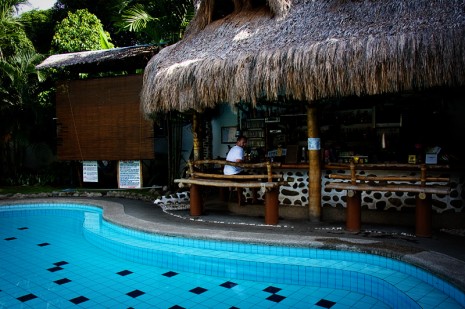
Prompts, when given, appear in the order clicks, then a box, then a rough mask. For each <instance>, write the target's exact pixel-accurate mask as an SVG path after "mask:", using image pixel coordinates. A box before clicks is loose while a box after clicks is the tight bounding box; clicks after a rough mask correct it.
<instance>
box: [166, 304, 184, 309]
mask: <svg viewBox="0 0 465 309" xmlns="http://www.w3.org/2000/svg"><path fill="white" fill-rule="evenodd" d="M169 309H186V308H184V307H181V306H179V305H174V306H173V307H169Z"/></svg>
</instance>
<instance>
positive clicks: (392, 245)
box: [0, 198, 465, 291]
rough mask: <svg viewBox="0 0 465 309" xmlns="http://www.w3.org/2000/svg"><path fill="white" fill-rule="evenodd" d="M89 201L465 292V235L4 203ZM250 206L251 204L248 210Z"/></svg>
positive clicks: (155, 228) (191, 231)
mask: <svg viewBox="0 0 465 309" xmlns="http://www.w3.org/2000/svg"><path fill="white" fill-rule="evenodd" d="M43 201H47V202H79V203H86V204H88V203H90V204H94V205H97V206H100V207H102V208H103V209H104V217H105V219H107V220H109V221H111V222H114V223H117V224H119V225H123V226H127V227H130V228H134V229H138V230H142V231H146V232H151V233H160V234H163V235H174V236H188V237H195V238H202V239H218V240H228V241H242V242H248V243H262V244H263V243H265V244H275V245H286V246H304V247H313V248H325V249H336V250H337V249H339V250H350V251H359V252H367V253H374V254H380V255H383V256H388V257H392V258H396V259H399V260H403V261H406V262H408V263H411V264H414V265H417V266H420V267H423V268H425V269H427V270H429V271H430V272H433V273H435V274H437V275H438V276H440V277H443V278H445V279H447V280H448V281H450V282H453V283H454V284H456V285H457V286H458V287H459V288H460V289H461V290H463V291H465V237H464V236H463V235H455V234H452V233H448V232H444V231H435V233H434V234H433V236H432V237H431V238H421V237H416V236H415V235H414V232H413V228H412V229H409V228H405V227H392V226H380V225H377V226H376V225H373V226H368V225H363V226H362V228H363V230H362V231H361V232H360V233H350V232H347V231H345V229H344V224H343V223H341V224H328V223H324V222H320V223H311V222H309V221H306V220H304V221H302V220H280V222H279V225H277V226H269V225H264V224H263V222H264V219H263V218H256V217H246V216H237V215H233V214H230V213H228V212H227V211H225V209H227V207H226V206H227V205H224V204H223V205H222V204H221V203H218V202H216V203H210V204H207V205H206V207H205V209H206V211H205V215H203V216H201V217H197V218H193V217H191V216H190V215H189V213H188V210H168V209H162V207H160V206H158V205H154V204H153V203H152V202H146V201H138V200H131V199H122V198H46V199H24V200H3V201H0V206H1V205H2V204H11V203H26V202H27V203H29V202H43ZM245 207H247V206H245Z"/></svg>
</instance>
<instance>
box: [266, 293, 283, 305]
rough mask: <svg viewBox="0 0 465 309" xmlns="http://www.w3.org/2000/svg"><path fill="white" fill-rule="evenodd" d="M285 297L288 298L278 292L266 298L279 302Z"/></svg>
mask: <svg viewBox="0 0 465 309" xmlns="http://www.w3.org/2000/svg"><path fill="white" fill-rule="evenodd" d="M285 298H286V297H285V296H281V295H278V294H271V295H270V296H268V297H267V298H266V299H268V300H271V301H274V302H275V303H279V302H280V301H282V300H283V299H285Z"/></svg>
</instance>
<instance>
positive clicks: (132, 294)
mask: <svg viewBox="0 0 465 309" xmlns="http://www.w3.org/2000/svg"><path fill="white" fill-rule="evenodd" d="M144 294H145V292H142V291H140V290H134V291H131V292H129V293H126V295H128V296H131V297H132V298H136V297H139V296H141V295H144Z"/></svg>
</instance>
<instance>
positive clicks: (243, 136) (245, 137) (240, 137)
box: [236, 135, 247, 142]
mask: <svg viewBox="0 0 465 309" xmlns="http://www.w3.org/2000/svg"><path fill="white" fill-rule="evenodd" d="M241 139H245V140H247V136H245V135H239V136H238V137H237V140H236V141H237V142H238V141H240V140H241Z"/></svg>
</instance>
